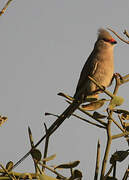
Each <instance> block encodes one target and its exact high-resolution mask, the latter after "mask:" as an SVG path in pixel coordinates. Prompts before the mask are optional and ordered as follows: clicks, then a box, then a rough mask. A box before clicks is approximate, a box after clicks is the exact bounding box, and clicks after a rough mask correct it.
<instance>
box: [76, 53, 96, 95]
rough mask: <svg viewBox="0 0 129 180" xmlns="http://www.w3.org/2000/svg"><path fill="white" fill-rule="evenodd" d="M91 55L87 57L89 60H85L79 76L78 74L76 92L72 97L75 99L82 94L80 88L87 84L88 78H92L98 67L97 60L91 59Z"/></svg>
mask: <svg viewBox="0 0 129 180" xmlns="http://www.w3.org/2000/svg"><path fill="white" fill-rule="evenodd" d="M93 56H94V55H93V53H91V55H90V56H89V58H88V59H87V61H86V63H85V65H84V67H83V69H82V71H81V74H80V78H79V81H78V85H77V88H76V92H75V95H74V97H75V98H76V97H77V96H80V95H79V94H80V92H82V91H81V90H82V88H83V87H84V86H86V83H87V82H88V80H89V78H88V76H93V75H94V74H95V72H96V69H97V66H98V62H97V58H95V57H94V58H93Z"/></svg>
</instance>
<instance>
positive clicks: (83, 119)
mask: <svg viewBox="0 0 129 180" xmlns="http://www.w3.org/2000/svg"><path fill="white" fill-rule="evenodd" d="M72 116H75V117H77V118H78V119H81V120H82V121H85V122H87V123H89V124H92V125H94V126H97V127H99V128H103V129H106V126H101V125H99V124H96V123H93V122H91V121H89V120H87V119H85V118H83V117H81V116H78V115H76V114H72Z"/></svg>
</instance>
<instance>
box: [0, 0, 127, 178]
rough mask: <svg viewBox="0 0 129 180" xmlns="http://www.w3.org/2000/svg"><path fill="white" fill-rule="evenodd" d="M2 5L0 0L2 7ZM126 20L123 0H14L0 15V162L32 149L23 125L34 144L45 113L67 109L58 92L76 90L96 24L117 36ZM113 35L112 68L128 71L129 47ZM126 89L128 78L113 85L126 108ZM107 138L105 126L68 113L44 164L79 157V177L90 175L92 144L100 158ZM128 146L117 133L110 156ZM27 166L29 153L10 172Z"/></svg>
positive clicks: (48, 120)
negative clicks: (3, 118) (52, 157)
mask: <svg viewBox="0 0 129 180" xmlns="http://www.w3.org/2000/svg"><path fill="white" fill-rule="evenodd" d="M6 2H7V1H5V0H1V1H0V7H1V9H2V7H3V6H4V4H5V3H6ZM128 19H129V1H127V0H125V1H121V0H113V1H111V0H110V1H106V0H98V1H94V0H38V1H37V0H14V1H13V2H12V3H11V4H10V6H9V7H8V10H7V11H6V13H5V14H4V15H3V16H2V17H0V54H1V56H0V57H1V58H0V59H1V60H0V67H1V68H0V83H1V88H0V114H1V115H3V116H7V117H8V121H7V122H6V123H5V124H3V125H2V127H0V141H1V148H0V154H1V157H0V163H2V164H3V165H5V164H6V163H7V162H8V161H9V160H12V161H14V162H17V160H19V159H20V158H21V157H22V156H23V155H24V154H25V153H26V152H27V151H28V150H29V149H30V143H29V138H28V132H27V129H28V126H30V128H31V130H32V133H33V136H34V139H35V143H36V142H37V140H39V139H40V138H41V137H42V136H43V134H44V126H43V123H44V122H46V124H47V125H48V127H49V126H50V124H51V123H52V122H53V121H54V120H55V118H53V117H45V116H44V113H45V112H52V113H55V114H60V113H61V112H63V110H64V109H65V108H66V107H67V104H66V102H65V100H64V99H63V98H62V97H59V96H57V93H59V92H60V91H62V92H64V93H67V94H69V95H73V94H74V91H75V88H76V84H77V82H78V78H79V74H80V71H81V69H82V67H83V65H84V63H85V61H86V59H87V57H88V56H89V54H90V52H91V51H92V49H93V46H94V42H95V41H96V37H97V30H98V28H100V27H103V28H106V27H111V28H113V29H114V30H115V31H116V32H118V33H119V34H120V35H122V32H123V31H124V29H126V30H127V31H129V21H128ZM123 36H124V35H123ZM113 37H114V38H115V39H116V40H117V41H118V44H117V45H116V47H115V72H119V73H120V74H121V75H126V74H128V73H129V60H128V53H129V46H128V45H127V44H125V43H123V42H121V41H120V40H118V38H116V37H115V36H114V35H113ZM128 89H129V83H128V84H125V85H124V86H122V87H121V88H120V90H119V95H121V96H123V97H124V98H125V102H124V104H123V106H122V107H124V108H126V110H128V106H129V98H128ZM85 118H88V117H85ZM118 132H119V131H115V129H114V133H118ZM105 137H106V134H105V133H104V132H103V130H101V129H99V128H96V127H93V126H90V125H88V124H86V123H84V122H81V121H79V120H78V119H76V118H73V117H71V118H70V119H67V120H66V121H65V122H64V123H63V125H62V126H61V127H60V128H59V129H58V130H57V132H56V133H55V134H54V135H53V136H52V137H51V139H50V144H49V153H48V155H52V154H55V153H56V155H57V157H56V159H55V160H54V161H52V162H51V163H50V164H54V165H55V164H60V163H66V162H69V161H74V160H80V161H81V163H80V165H79V166H78V168H79V169H80V170H81V171H82V172H83V176H84V178H83V179H88V180H90V179H93V176H94V169H95V158H96V146H97V141H98V139H100V142H101V152H102V155H103V151H104V147H105V142H106V138H105ZM39 148H40V149H43V144H42V145H41V146H40V147H39ZM126 149H128V146H127V143H125V140H124V139H123V138H121V139H118V140H115V141H113V144H112V152H111V153H113V152H115V151H116V150H126ZM102 158H103V156H102ZM127 165H128V159H127V160H125V161H124V162H122V163H121V164H119V166H120V169H118V170H119V172H117V173H118V174H119V177H120V179H121V177H123V173H124V172H123V169H124V170H125V168H127ZM33 170H34V168H33V164H32V161H31V158H30V157H29V158H27V159H26V160H25V161H24V162H23V163H22V164H20V165H19V166H18V167H17V168H16V169H15V171H23V172H24V171H29V172H30V171H33Z"/></svg>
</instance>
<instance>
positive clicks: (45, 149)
mask: <svg viewBox="0 0 129 180" xmlns="http://www.w3.org/2000/svg"><path fill="white" fill-rule="evenodd" d="M44 127H45V132H46V134H47V130H48V129H47V126H46V124H45V123H44ZM49 137H50V136H48V137H46V141H45V148H44V156H43V158H46V157H47V152H48V143H49ZM44 165H46V161H44ZM44 170H45V166H42V171H44Z"/></svg>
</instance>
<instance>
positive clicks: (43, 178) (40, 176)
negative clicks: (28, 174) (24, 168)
mask: <svg viewBox="0 0 129 180" xmlns="http://www.w3.org/2000/svg"><path fill="white" fill-rule="evenodd" d="M37 176H38V179H39V180H58V179H56V178H54V177H51V176H47V175H46V174H38V175H37Z"/></svg>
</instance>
